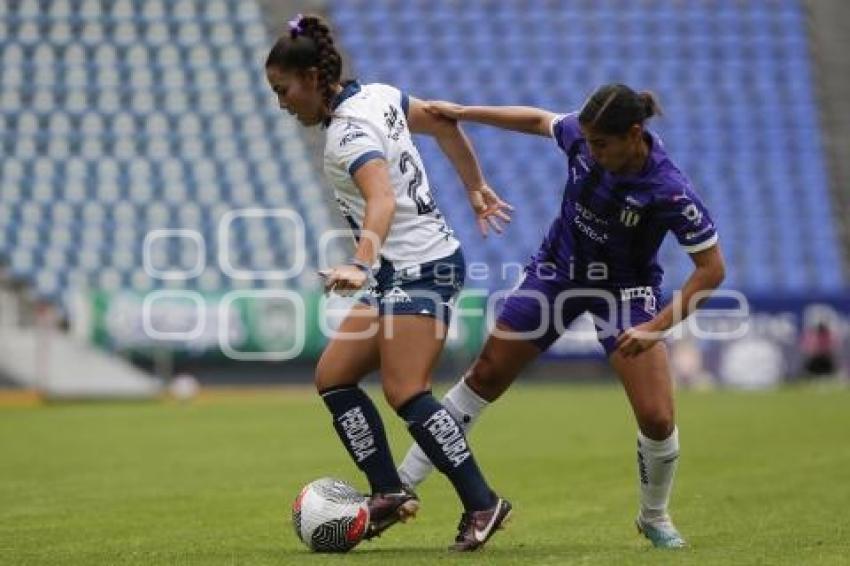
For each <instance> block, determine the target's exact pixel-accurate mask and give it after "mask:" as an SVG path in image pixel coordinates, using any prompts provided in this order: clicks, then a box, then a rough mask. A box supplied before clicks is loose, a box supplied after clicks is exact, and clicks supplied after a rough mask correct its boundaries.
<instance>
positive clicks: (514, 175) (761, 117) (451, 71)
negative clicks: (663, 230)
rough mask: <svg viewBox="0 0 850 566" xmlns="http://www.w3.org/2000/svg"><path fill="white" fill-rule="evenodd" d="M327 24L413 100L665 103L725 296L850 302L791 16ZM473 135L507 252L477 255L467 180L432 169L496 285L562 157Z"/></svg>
mask: <svg viewBox="0 0 850 566" xmlns="http://www.w3.org/2000/svg"><path fill="white" fill-rule="evenodd" d="M331 9H332V20H333V22H334V24H335V27H336V28H337V31H338V33H339V34H340V36H341V40H342V44H343V46H344V47H345V49H346V50H347V51H348V52H349V54H350V55H351V60H352V62H353V65H354V71H355V74H356V76H358V78H360V79H361V80H363V81H366V82H371V81H376V82H387V83H391V84H394V85H396V86H398V87H400V88H402V89H404V90H406V91H408V92H410V93H411V94H412V95H414V96H417V97H420V98H441V99H450V100H455V101H459V102H463V103H479V104H533V105H539V106H543V107H547V108H550V109H552V110H556V111H569V110H572V109H575V108H577V107H578V106H579V105H580V104H581V103H582V101H583V100H584V98H585V97H586V96H587V95H588V94H589V92H591V91H592V90H593V88H594V87H595V86H597V85H598V84H601V83H603V82H610V81H621V82H626V83H629V84H631V85H633V86H635V87H638V88H641V89H651V90H654V91H656V92H657V93H658V94H659V96H660V98H661V101H662V105H663V106H664V107H665V110H666V117H664V118H662V119H661V120H658V121H656V122H654V123H653V127H654V128H657V129H658V131H659V132H660V133H661V134H662V135H663V136H664V138H665V141H666V144H667V147H668V149H669V150H670V152H671V153H672V154H673V156H674V158H675V159H676V160H677V161H678V162H679V164H680V165H681V166H682V168H683V169H684V170H685V171H686V172H688V173H689V175H690V176H691V178H692V179H693V181H694V183H695V184H696V186H697V187H698V189H699V190H700V192H701V193H702V194H703V196H704V197H705V200H706V201H707V203H708V205H709V207H710V208H711V210H712V212H713V215H714V217H715V220H716V222H717V224H718V226H719V229H720V233H721V240H722V242H723V247H724V250H725V253H726V256H727V260H728V262H729V264H730V265H729V267H730V269H729V278H728V281H727V286H728V287H735V288H741V289H744V290H746V291H750V292H753V293H772V294H773V293H803V292H808V291H824V292H830V291H838V290H842V289H845V288H846V287H847V281H845V280H844V276H843V274H842V271H841V260H840V251H839V245H838V239H837V235H836V230H835V225H834V220H833V218H832V217H831V212H830V208H831V207H830V204H829V203H830V194H829V190H828V179H827V176H826V173H825V167H824V154H823V148H822V146H821V140H820V130H819V126H818V115H817V109H816V105H815V98H814V93H813V87H812V82H811V74H812V73H811V69H810V63H809V58H808V42H807V37H806V22H805V14H804V11H803V8H802V6H801V4H800V2H799V1H798V0H767V1H764V2H740V1H737V0H712V1H707V0H694V1H689V2H669V1H666V0H595V1H590V0H559V1H540V2H513V1H510V0H501V1H497V0H464V1H462V2H461V1H437V2H435V1H431V0H407V1H404V2H398V1H393V0H350V1H345V2H335V3H333V4H331ZM468 131H469V132H470V133H471V135H472V137H473V139H474V141H475V143H476V145H477V148H478V150H479V154H480V156H481V160H482V165H483V168H484V170H485V172H486V173H487V175H488V178H489V180H490V181H491V182H492V184H493V185H494V186H495V187H496V188H497V189H498V190H499V191H500V192H502V193H503V194H504V196H505V197H507V199H508V200H510V201H512V202H514V203H515V204H517V205H518V206H517V212H516V222H515V223H514V225H513V226H511V228H510V230H511V233H510V235H509V236H508V237H504V238H493V239H490V240H488V241H481V240H480V239H479V238H478V236H477V235H476V233H475V227H474V225H473V222H472V219H471V217H470V214H469V212H468V210H467V207H466V204H465V199H464V197H463V192H462V189H461V187H460V184H459V181H458V180H457V178H456V176H455V175H454V173H453V172H452V170H451V168H450V166H449V165H448V163H447V161H446V160H445V159H444V158H442V157H441V156H439V155H438V154H439V151H438V148H437V147H436V145H435V144H434V143H433V142H431V141H429V140H425V139H423V140H422V142H421V146H422V149H423V157H424V159H425V161H426V166H427V167H428V171H429V176H430V178H431V180H432V182H433V184H434V185H435V187H437V189H438V195H437V198H438V201H439V203H440V205H441V208H442V209H443V211H444V212H445V214H446V216H448V218H449V220H450V221H451V223H452V225H453V226H454V227H455V229H456V231H457V232H458V234H459V236H460V237H461V239H462V240H463V241H464V242H465V243H466V244H467V245H466V254H467V258H468V260H469V261H476V262H480V261H483V262H487V263H488V264H490V265H491V268H492V269H493V271H492V272H493V273H499V269H498V264H500V263H502V262H517V261H520V262H521V261H524V260H525V258H527V256H528V255H529V254H531V253H532V252H533V251H534V250H535V249H536V247H537V245H538V244H539V241H540V238H541V236H542V234H543V231H544V230H545V228H546V224H547V222H548V221H549V219H551V218H552V217H553V215H554V211H555V210H557V207H558V204H559V200H560V196H561V194H560V193H561V184H562V181H563V179H564V177H565V173H564V171H563V169H564V167H563V159H562V157H561V156H560V155H559V154H558V152H557V151H556V150H555V148H554V147H552V146H551V144H548V143H547V142H546V141H545V140H536V139H531V138H529V137H522V136H519V135H514V134H510V133H503V132H499V131H496V130H493V129H486V130H485V129H483V128H480V127H475V126H470V127H468ZM544 219H545V221H544ZM661 259H662V263H663V265H664V266H665V268H666V271H667V284H668V286H670V287H675V286H678V284H680V283H681V282H682V281H683V279H684V277H686V276H687V274H688V273H689V270H690V267H691V265H690V262H689V260H688V258H687V256H686V255H685V254H683V253H682V252H680V251H679V250H678V249H676V246H675V245H673V242H672V239H668V241H667V242H666V244H665V246H664V248H663V249H662V253H661ZM473 283H474V282H473ZM510 283H511V282H510V281H498V280H496V281H494V280H490V281H487V282H484V283H483V284H485V285H487V286H491V287H493V286H495V287H498V286H504V285H507V284H510Z"/></svg>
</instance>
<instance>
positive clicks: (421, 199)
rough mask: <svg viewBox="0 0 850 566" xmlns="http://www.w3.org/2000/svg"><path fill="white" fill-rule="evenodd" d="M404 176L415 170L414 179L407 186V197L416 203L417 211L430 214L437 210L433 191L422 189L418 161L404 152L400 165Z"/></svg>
mask: <svg viewBox="0 0 850 566" xmlns="http://www.w3.org/2000/svg"><path fill="white" fill-rule="evenodd" d="M398 166H399V169H401V174H402V175H407V172H408V171H409V170H411V169H412V170H413V178H412V179H411V180H410V182H409V183H408V184H407V196H409V197H410V198H411V200H413V202H415V203H416V211H417V212H418V213H419V214H430V213H431V212H434V210H436V208H437V203H436V202H435V201H434V197H433V196H431V191H429V190H428V189H425V190H421V189H422V170H421V169H420V168H419V166H417V165H416V161H415V160H414V159H413V156H412V155H410V153H408V152H406V151H403V152H402V153H401V160H399V163H398Z"/></svg>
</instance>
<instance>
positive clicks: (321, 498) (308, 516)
mask: <svg viewBox="0 0 850 566" xmlns="http://www.w3.org/2000/svg"><path fill="white" fill-rule="evenodd" d="M368 524H369V506H368V505H367V504H366V497H365V496H364V495H362V494H360V493H359V492H358V491H357V490H356V489H354V487H352V486H351V484H349V483H347V482H344V481H342V480H337V479H334V478H321V479H317V480H316V481H312V482H310V483H308V484H307V485H306V486H304V489H302V490H301V493H299V494H298V497H296V498H295V502H294V503H293V504H292V525H293V527H295V534H296V535H297V536H298V538H299V539H301V542H303V543H304V544H306V545H307V547H308V548H310V550H313V551H316V552H348V551H349V550H351V549H352V548H354V547H355V546H357V543H359V542H360V541H361V540H363V534H364V533H365V532H366V526H367V525H368Z"/></svg>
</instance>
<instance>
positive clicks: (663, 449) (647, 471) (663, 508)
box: [637, 428, 679, 521]
mask: <svg viewBox="0 0 850 566" xmlns="http://www.w3.org/2000/svg"><path fill="white" fill-rule="evenodd" d="M637 458H638V482H639V484H640V514H641V517H642V518H643V519H646V520H648V521H652V520H654V519H666V518H667V504H668V502H669V501H670V490H671V489H672V487H673V476H674V475H675V474H676V465H677V463H678V461H679V429H678V428H674V429H673V433H672V434H671V435H670V436H668V437H667V438H666V439H665V440H652V439H651V438H647V437H645V436H644V435H643V434H642V433H641V432H640V431H638V451H637Z"/></svg>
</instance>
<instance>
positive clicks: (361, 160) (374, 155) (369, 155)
mask: <svg viewBox="0 0 850 566" xmlns="http://www.w3.org/2000/svg"><path fill="white" fill-rule="evenodd" d="M373 159H384V160H386V157H384V154H383V153H381V152H380V151H378V150H377V149H373V150H371V151H367V152H366V153H364V154H363V155H361V156H360V157H358V158H357V159H355V160H354V161H353V162H352V163H351V165H350V166H349V167H348V174H349V175H351V176H352V177H353V176H354V174H355V173H356V172H357V170H358V169H360V168H361V167H363V166H364V165H366V162H368V161H372V160H373Z"/></svg>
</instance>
